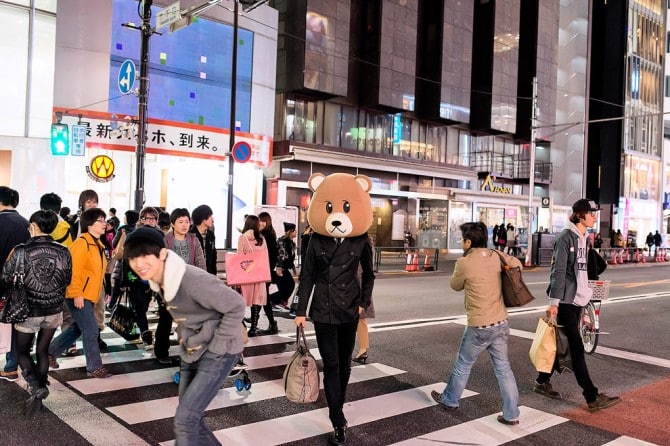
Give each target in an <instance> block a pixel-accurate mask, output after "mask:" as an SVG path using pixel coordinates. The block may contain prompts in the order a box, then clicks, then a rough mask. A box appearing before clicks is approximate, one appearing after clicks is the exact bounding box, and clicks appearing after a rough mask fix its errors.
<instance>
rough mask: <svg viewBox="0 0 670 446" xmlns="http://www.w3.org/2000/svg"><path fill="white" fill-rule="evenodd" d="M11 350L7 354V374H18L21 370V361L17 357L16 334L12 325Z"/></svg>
mask: <svg viewBox="0 0 670 446" xmlns="http://www.w3.org/2000/svg"><path fill="white" fill-rule="evenodd" d="M11 343H12V345H11V350H10V351H8V352H7V353H6V354H5V369H4V371H5V372H16V371H17V370H18V369H19V359H18V358H17V357H16V333H15V332H14V326H13V325H12V340H11Z"/></svg>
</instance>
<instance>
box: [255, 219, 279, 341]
mask: <svg viewBox="0 0 670 446" xmlns="http://www.w3.org/2000/svg"><path fill="white" fill-rule="evenodd" d="M258 219H259V220H260V225H261V235H262V236H263V238H265V242H266V243H267V244H268V256H269V258H270V282H268V283H266V284H265V286H266V287H267V290H266V291H267V292H268V293H267V294H268V296H269V295H270V284H271V283H274V284H276V283H277V273H276V272H275V267H276V266H277V255H278V254H279V248H278V247H277V233H276V232H275V228H274V227H273V226H272V216H270V214H269V213H268V212H261V213H260V214H258ZM263 311H264V312H265V316H267V318H268V322H269V323H270V325H269V326H268V329H267V330H260V331H259V332H258V333H259V334H262V335H268V334H277V333H279V328H278V327H277V321H275V317H274V314H273V313H272V302H271V301H270V299H268V300H267V301H266V302H265V306H264V307H263Z"/></svg>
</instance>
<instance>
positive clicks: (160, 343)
mask: <svg viewBox="0 0 670 446" xmlns="http://www.w3.org/2000/svg"><path fill="white" fill-rule="evenodd" d="M171 330H172V315H171V314H170V312H169V311H168V310H167V309H166V308H165V305H164V304H163V302H162V301H161V300H159V301H158V325H157V326H156V333H155V337H154V355H156V358H168V357H169V356H170V354H169V350H170V331H171Z"/></svg>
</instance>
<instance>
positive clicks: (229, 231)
mask: <svg viewBox="0 0 670 446" xmlns="http://www.w3.org/2000/svg"><path fill="white" fill-rule="evenodd" d="M233 4H234V5H235V6H234V8H233V62H232V68H231V76H230V77H231V79H230V140H229V141H228V207H227V209H226V211H227V222H226V223H227V224H226V244H225V248H226V249H231V248H232V247H233V198H234V195H233V173H234V170H235V160H234V159H233V146H234V145H235V93H236V92H235V90H236V89H237V8H238V7H237V0H234V1H233Z"/></svg>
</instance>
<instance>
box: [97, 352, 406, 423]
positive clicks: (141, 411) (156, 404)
mask: <svg viewBox="0 0 670 446" xmlns="http://www.w3.org/2000/svg"><path fill="white" fill-rule="evenodd" d="M403 373H406V372H405V371H404V370H400V369H396V368H394V367H389V366H386V365H383V364H368V365H363V366H356V367H352V369H351V379H350V380H349V382H350V383H356V382H361V381H368V380H372V379H378V378H385V377H389V376H395V375H400V374H403ZM321 388H323V375H322V379H321ZM283 396H284V383H283V380H282V379H275V380H272V381H263V382H259V383H254V384H252V386H251V390H249V391H242V392H238V391H237V390H236V389H235V387H225V388H223V389H221V390H219V393H218V394H217V395H216V397H214V399H213V400H212V402H211V403H210V405H209V406H208V407H207V410H215V409H223V408H226V407H233V406H239V405H241V404H249V403H254V402H258V401H264V400H268V399H271V398H279V397H283ZM178 404H179V397H177V396H175V397H170V398H162V399H158V400H153V401H143V402H140V403H132V404H124V405H121V406H114V407H108V408H107V410H109V411H110V412H111V413H113V414H114V415H116V416H117V417H119V418H120V419H122V420H123V421H125V422H126V423H128V424H137V423H145V422H147V421H154V420H159V419H163V418H171V417H174V414H175V413H176V411H177V406H178Z"/></svg>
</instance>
